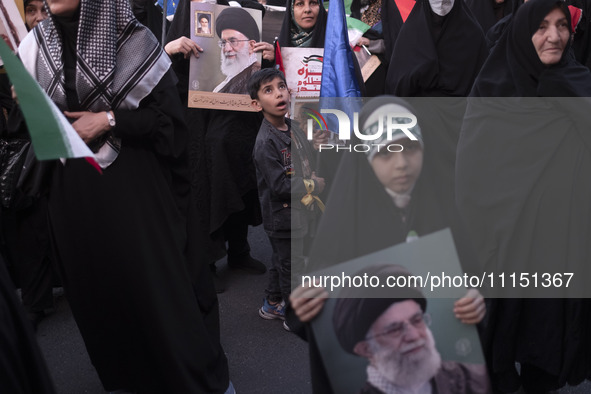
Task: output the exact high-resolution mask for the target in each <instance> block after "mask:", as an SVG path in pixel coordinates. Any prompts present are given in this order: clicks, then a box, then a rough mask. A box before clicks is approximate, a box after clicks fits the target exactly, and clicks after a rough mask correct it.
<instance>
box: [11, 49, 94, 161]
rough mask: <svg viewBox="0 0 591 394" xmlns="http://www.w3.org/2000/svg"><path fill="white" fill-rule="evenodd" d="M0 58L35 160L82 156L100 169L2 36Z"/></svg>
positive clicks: (62, 115) (68, 123)
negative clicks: (14, 95)
mask: <svg viewBox="0 0 591 394" xmlns="http://www.w3.org/2000/svg"><path fill="white" fill-rule="evenodd" d="M0 57H1V58H2V60H3V62H4V68H5V69H6V73H7V74H8V78H9V79H10V82H11V83H12V85H13V87H14V90H15V92H16V96H17V97H18V102H19V105H20V107H21V110H22V112H23V116H24V118H25V122H26V124H27V128H28V129H29V134H30V136H31V141H32V143H33V147H34V149H35V155H36V156H37V159H39V160H51V159H72V158H77V157H84V158H86V160H87V161H88V162H89V163H90V164H92V165H93V166H94V167H95V168H96V169H97V171H99V172H102V171H101V170H100V167H99V165H98V163H97V161H96V158H95V156H94V154H93V153H92V151H91V150H90V149H89V148H88V146H86V144H85V143H84V141H82V139H81V138H80V137H79V136H78V133H76V130H74V128H73V127H72V125H70V122H68V120H67V119H66V117H65V116H64V114H62V112H61V111H60V110H59V109H58V108H57V106H56V105H55V104H54V103H53V101H51V99H50V98H49V97H48V96H47V94H45V92H44V91H43V89H41V87H40V86H39V84H38V83H37V81H35V80H34V79H33V77H31V75H30V74H29V72H28V71H27V70H26V69H25V67H24V66H23V65H22V63H21V61H20V60H19V59H18V58H17V57H16V56H15V55H14V53H12V51H11V50H10V48H9V47H8V45H6V43H5V42H4V40H2V39H0Z"/></svg>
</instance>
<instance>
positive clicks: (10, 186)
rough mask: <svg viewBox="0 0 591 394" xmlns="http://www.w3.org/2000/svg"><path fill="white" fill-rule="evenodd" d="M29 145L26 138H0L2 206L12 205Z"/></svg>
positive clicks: (0, 194)
mask: <svg viewBox="0 0 591 394" xmlns="http://www.w3.org/2000/svg"><path fill="white" fill-rule="evenodd" d="M30 146H31V141H29V140H26V139H21V138H15V139H1V140H0V204H1V205H2V207H4V208H10V207H11V206H12V202H13V198H14V196H15V194H16V186H17V182H18V180H19V177H20V175H21V172H22V170H23V164H24V162H25V158H26V157H27V153H28V151H29V148H30Z"/></svg>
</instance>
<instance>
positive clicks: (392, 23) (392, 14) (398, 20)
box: [382, 0, 404, 62]
mask: <svg viewBox="0 0 591 394" xmlns="http://www.w3.org/2000/svg"><path fill="white" fill-rule="evenodd" d="M382 21H384V22H383V23H382V32H383V35H384V45H385V46H386V62H389V61H390V59H392V52H393V51H394V44H396V39H397V38H398V34H400V29H401V28H402V25H403V24H404V22H403V20H402V16H401V15H400V10H399V9H398V6H397V5H396V1H395V0H383V2H382Z"/></svg>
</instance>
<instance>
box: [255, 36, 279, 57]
mask: <svg viewBox="0 0 591 394" xmlns="http://www.w3.org/2000/svg"><path fill="white" fill-rule="evenodd" d="M254 51H255V52H263V59H265V60H269V61H271V62H272V61H273V60H275V47H274V46H273V45H272V44H269V43H268V42H264V41H261V42H257V43H255V44H254Z"/></svg>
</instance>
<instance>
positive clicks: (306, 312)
mask: <svg viewBox="0 0 591 394" xmlns="http://www.w3.org/2000/svg"><path fill="white" fill-rule="evenodd" d="M327 297H328V293H327V292H326V290H324V288H323V287H302V286H298V287H297V288H296V289H295V290H294V291H293V292H292V293H291V295H290V296H289V301H290V302H291V307H292V308H293V310H294V311H295V314H296V316H297V317H298V318H299V319H300V321H302V322H304V323H306V322H309V321H311V320H312V319H314V318H315V317H316V316H317V315H318V313H320V311H321V310H322V308H323V307H324V302H325V301H326V298H327Z"/></svg>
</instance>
